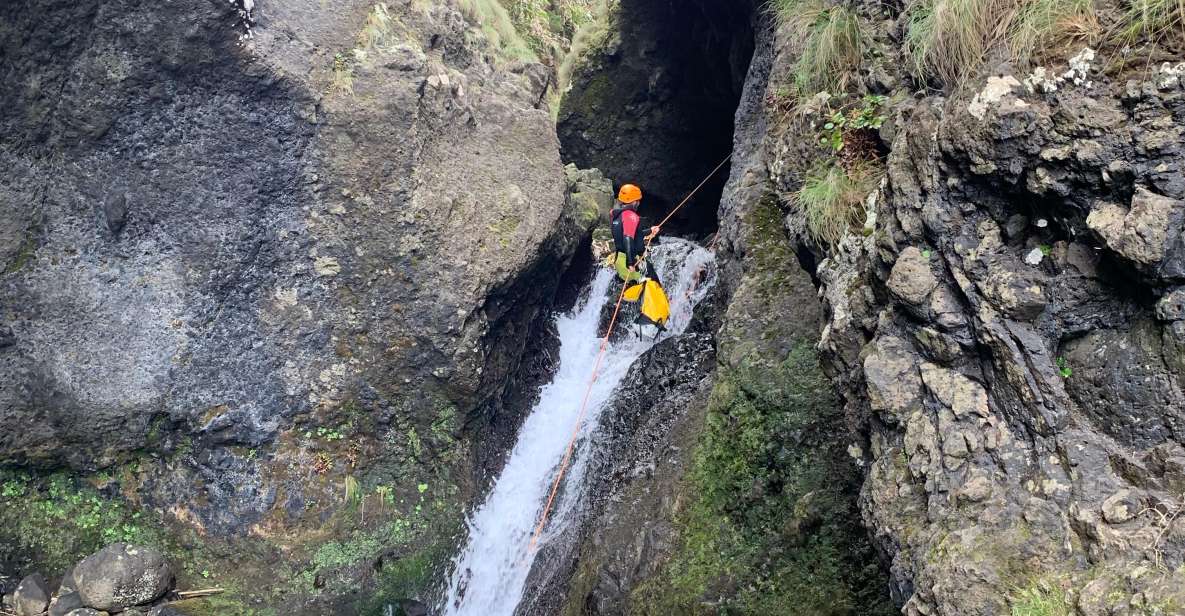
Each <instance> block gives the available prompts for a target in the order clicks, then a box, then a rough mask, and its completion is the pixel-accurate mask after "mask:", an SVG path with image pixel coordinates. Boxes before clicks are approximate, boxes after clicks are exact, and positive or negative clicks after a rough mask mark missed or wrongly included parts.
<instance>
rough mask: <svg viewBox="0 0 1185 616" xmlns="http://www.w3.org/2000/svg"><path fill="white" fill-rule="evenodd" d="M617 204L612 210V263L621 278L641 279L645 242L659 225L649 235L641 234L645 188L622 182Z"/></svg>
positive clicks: (648, 240) (625, 280) (610, 215)
mask: <svg viewBox="0 0 1185 616" xmlns="http://www.w3.org/2000/svg"><path fill="white" fill-rule="evenodd" d="M617 203H618V207H615V208H613V209H612V210H611V211H610V212H609V221H610V226H611V227H612V229H613V249H614V253H613V256H612V260H613V267H614V269H616V270H617V276H618V278H621V280H622V282H626V283H629V282H637V281H639V280H641V279H642V272H641V270H642V267H641V262H642V259H643V257H645V256H646V255H645V254H644V253H645V251H646V244H647V243H648V242H650V241H651V240H652V239H654V236H656V235H658V231H659V228H658V227H651V228H650V233H649V234H647V235H646V237H643V238H639V237H638V235H639V232H640V231H641V226H642V219H641V217H640V216H639V215H638V208H639V207H641V205H642V189H640V188H638V187H637V186H635V185H633V184H623V185H622V186H621V189H620V190H618V191H617Z"/></svg>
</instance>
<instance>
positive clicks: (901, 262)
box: [889, 246, 938, 306]
mask: <svg viewBox="0 0 1185 616" xmlns="http://www.w3.org/2000/svg"><path fill="white" fill-rule="evenodd" d="M937 286H938V279H937V278H935V277H934V272H933V271H931V269H930V260H929V259H928V258H927V257H926V256H925V255H923V254H922V251H920V250H918V249H917V248H914V247H913V246H910V247H908V248H906V249H905V250H902V251H901V256H899V257H897V263H896V264H894V265H893V271H892V273H890V274H889V290H890V291H892V292H893V294H894V295H896V296H897V297H899V298H901V300H902V301H904V302H906V303H909V304H911V305H914V306H920V305H922V303H923V302H925V301H926V298H928V297H929V296H930V293H931V292H932V291H934V288H935V287H937Z"/></svg>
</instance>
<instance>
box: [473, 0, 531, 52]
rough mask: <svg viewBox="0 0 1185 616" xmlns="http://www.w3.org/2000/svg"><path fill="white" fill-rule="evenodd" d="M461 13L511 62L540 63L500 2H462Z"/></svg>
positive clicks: (484, 0)
mask: <svg viewBox="0 0 1185 616" xmlns="http://www.w3.org/2000/svg"><path fill="white" fill-rule="evenodd" d="M460 4H461V13H462V14H463V15H464V16H465V19H467V20H468V21H469V22H470V23H473V24H476V25H477V26H478V27H480V28H481V30H482V32H483V33H485V36H486V38H487V39H489V41H490V43H491V44H492V45H493V46H494V48H495V49H497V50H498V52H499V54H500V55H502V56H503V57H505V58H508V59H511V60H523V61H528V62H535V61H538V59H539V58H538V56H536V55H535V51H534V50H533V49H531V46H530V44H528V43H527V41H526V40H525V39H523V37H522V36H520V35H519V33H518V30H517V29H515V26H514V20H513V19H511V17H510V13H509V12H507V10H506V8H505V7H503V6H502V5H501V4H499V3H498V0H461V2H460Z"/></svg>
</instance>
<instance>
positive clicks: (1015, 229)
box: [774, 73, 1185, 615]
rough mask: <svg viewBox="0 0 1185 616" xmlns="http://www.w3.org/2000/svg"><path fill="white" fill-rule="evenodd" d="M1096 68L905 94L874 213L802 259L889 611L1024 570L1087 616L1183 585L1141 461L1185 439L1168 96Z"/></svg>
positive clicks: (1165, 484) (966, 600)
mask: <svg viewBox="0 0 1185 616" xmlns="http://www.w3.org/2000/svg"><path fill="white" fill-rule="evenodd" d="M1092 79H1093V80H1094V82H1093V83H1092V84H1070V83H1067V84H1064V85H1063V86H1061V87H1059V88H1058V89H1057V90H1056V91H1051V92H1038V93H1034V92H1032V91H1028V90H1026V89H1025V88H1024V87H1023V86H1022V81H1023V80H1024V76H1023V75H1007V74H1005V76H1004V77H997V78H993V79H989V80H986V82H985V81H980V82H978V83H979V87H978V88H977V90H978V91H977V92H973V93H972V94H971V95H970V96H969V97H952V98H951V99H950V100H949V101H945V102H939V101H933V102H923V104H918V105H914V106H913V107H912V109H910V111H908V112H907V121H906V122H905V123H904V124H901V125H899V126H898V127H897V130H896V134H895V136H894V138H893V140H892V143H891V153H890V154H889V156H888V160H887V178H888V181H887V182H886V183H885V184H884V185H883V187H882V188H881V189H880V190H879V191H878V192H877V193H876V194H875V195H874V197H873V200H872V201H870V203H873V204H874V205H873V207H874V212H875V220H876V231H875V232H874V233H873V234H872V235H870V236H868V237H855V236H849V237H848V238H847V239H846V240H845V241H844V242H843V243H842V244H841V246H839V247H838V248H837V249H836V250H834V251H830V252H828V253H827V259H826V260H824V261H823V262H822V263H820V265H819V270H818V277H819V280H820V281H821V283H822V284H821V294H822V296H823V298H824V299H825V302H826V305H827V310H828V314H829V318H828V323H827V325H826V326H825V327H824V330H823V340H822V343H821V348H822V349H823V350H824V352H825V357H826V358H827V362H828V364H829V370H830V371H831V372H832V373H833V374H834V375H835V377H836V378H835V381H836V385H837V387H838V388H839V390H840V391H841V393H842V395H843V397H844V400H845V403H846V406H847V413H848V416H849V423H850V424H851V425H853V426H856V427H858V432H857V433H858V434H861V435H863V436H864V437H865V438H867V439H868V446H867V448H863V447H862V448H861V452H862V463H863V464H864V465H865V468H866V469H867V471H866V476H865V481H864V487H863V492H862V500H861V505H862V510H863V513H864V517H865V521H866V523H867V525H868V526H869V528H870V529H871V530H872V532H873V533H874V536H875V539H876V541H877V543H878V544H879V546H880V548H881V550H883V552H884V553H885V554H886V555H887V556H888V557H889V558H890V559H891V569H890V570H891V574H892V580H893V591H894V595H895V598H896V599H897V600H898V601H899V602H901V603H902V604H903V605H904V607H903V609H904V613H906V614H927V615H936V614H952V615H953V614H997V613H1004V612H1007V611H1008V610H1009V609H1010V607H1009V606H1010V605H1011V603H1012V601H1014V600H1015V597H1016V596H1017V595H1016V593H1018V592H1020V591H1018V590H1017V589H1024V588H1029V587H1031V586H1032V585H1033V584H1038V590H1035V591H1032V592H1037V593H1052V592H1055V591H1044V590H1040V588H1041V587H1040V586H1039V585H1040V584H1057V585H1058V586H1057V590H1056V596H1059V597H1060V596H1061V595H1065V597H1067V599H1066V600H1067V601H1069V602H1070V603H1071V604H1074V605H1077V607H1078V609H1079V610H1082V612H1083V613H1103V612H1100V611H1099V610H1101V609H1104V608H1102V607H1100V606H1108V605H1109V606H1111V607H1112V608H1113V609H1119V610H1120V611H1119V612H1117V613H1129V612H1127V611H1124V610H1129V609H1137V608H1135V607H1133V606H1135V605H1160V606H1166V605H1180V602H1181V600H1182V596H1181V591H1180V588H1181V579H1180V569H1179V567H1180V565H1181V564H1182V563H1185V540H1183V537H1185V535H1182V532H1181V528H1180V524H1178V523H1177V522H1176V521H1175V520H1176V517H1175V516H1176V513H1175V512H1177V511H1179V510H1180V509H1181V503H1182V502H1183V501H1182V498H1185V493H1183V492H1182V491H1181V487H1180V485H1179V484H1177V483H1176V482H1175V479H1174V477H1176V475H1175V474H1174V473H1175V471H1174V470H1171V469H1175V468H1176V467H1175V466H1174V464H1175V463H1173V464H1168V465H1166V464H1164V463H1162V462H1161V461H1162V460H1167V459H1170V458H1172V459H1174V460H1175V459H1176V458H1177V457H1178V456H1180V455H1181V454H1182V452H1185V448H1183V444H1185V441H1183V440H1182V427H1183V425H1185V424H1183V418H1182V416H1181V409H1182V408H1185V381H1183V378H1185V372H1183V371H1182V363H1181V361H1180V355H1179V350H1180V348H1181V335H1180V331H1179V328H1178V327H1177V326H1176V323H1178V322H1179V321H1178V320H1177V319H1178V317H1179V314H1178V313H1179V312H1180V310H1179V309H1178V304H1179V303H1180V301H1179V299H1180V298H1179V297H1178V295H1179V293H1178V286H1179V285H1180V271H1181V268H1182V265H1183V263H1185V261H1183V259H1185V255H1182V254H1181V252H1180V249H1181V243H1182V226H1181V225H1182V222H1181V221H1182V217H1183V216H1185V201H1182V199H1183V198H1185V185H1182V183H1181V181H1180V179H1179V178H1180V176H1179V174H1177V173H1174V172H1171V171H1170V170H1171V169H1179V168H1181V167H1182V165H1185V159H1183V158H1182V153H1181V152H1182V150H1181V148H1180V147H1179V145H1176V144H1178V142H1179V137H1180V135H1179V130H1177V128H1176V124H1178V123H1179V121H1180V120H1179V119H1180V118H1181V117H1185V102H1183V101H1185V97H1182V95H1181V91H1180V90H1179V88H1177V87H1174V88H1169V89H1158V88H1157V87H1155V86H1154V85H1153V83H1152V82H1147V83H1138V82H1136V83H1116V82H1111V81H1109V80H1108V79H1107V78H1106V77H1104V76H1102V75H1101V74H1097V73H1092ZM795 135H801V133H799V132H795V131H789V132H788V133H787V134H786V135H784V136H783V137H782V139H794V138H796V137H795ZM783 151H785V152H790V151H791V149H790V147H789V146H788V147H786V148H784V149H783ZM774 164H778V163H777V162H775V163H774ZM785 164H786V165H791V164H792V162H786V163H785ZM790 177H793V176H790ZM786 198H787V199H789V198H790V197H788V196H787V197H786ZM791 218H792V219H793V218H794V215H791ZM790 228H791V230H793V228H794V227H793V224H791V226H790ZM804 241H805V240H804ZM1162 566H1163V567H1164V568H1163V569H1161V570H1162V571H1165V572H1167V573H1164V574H1163V575H1161V574H1147V575H1146V574H1145V572H1150V571H1152V570H1155V569H1157V568H1159V567H1162ZM1103 580H1107V581H1106V582H1104V581H1103ZM1107 593H1111V594H1110V595H1107ZM1051 596H1052V595H1051ZM1120 603H1122V604H1123V605H1125V606H1127V607H1123V608H1120V607H1116V606H1119V605H1120ZM1161 609H1163V608H1161ZM1170 611H1171V610H1170ZM1166 613H1168V612H1166Z"/></svg>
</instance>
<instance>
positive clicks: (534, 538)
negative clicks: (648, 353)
mask: <svg viewBox="0 0 1185 616" xmlns="http://www.w3.org/2000/svg"><path fill="white" fill-rule="evenodd" d="M731 158H732V154H731V153H730V154H729V155H728V156H725V157H724V160H722V161H720V164H718V165H716V168H715V169H712V171H711V173H709V174H708V175H707V176H706V177H704V179H703V181H701V182H700V183H699V184H698V185H697V186H696V187H695V188H694V189H692V191H691V192H689V193H687V196H686V197H684V198H683V200H682V201H680V202H679V205H676V206H675V207H674V209H672V210H671V211H670V213H668V214H667V216H666V218H663V219H662V222H660V223H658V224H657V225H655V227H658V228H659V229H661V228H662V226H663V225H665V224H667V222H668V221H670V220H671V218H672V217H674V215H675V213H676V212H678V211H679V209H680V208H682V207H683V206H684V205H687V202H688V201H690V200H691V198H692V197H694V196H695V194H696V193H697V192H699V190H700V189H701V188H703V187H704V185H705V184H707V183H708V180H710V179H712V176H714V175H716V172H717V171H720V169H721V168H723V167H724V165H725V163H727V162H728V161H729V159H731ZM656 235H657V232H655V233H652V234H650V235H649V236H647V237H646V245H645V246H644V247H643V248H642V254H646V251H647V250H649V249H650V242H652V241H654V237H655V236H656ZM717 235H719V233H717ZM713 243H715V241H714V240H713ZM636 267H637V264H635V265H633V266H631V267H630V268H629V269H630V271H635V268H636ZM655 287H657V288H658V289H659V290H660V292H661V287H658V285H657V283H655ZM629 288H630V285H628V284H624V283H623V284H622V285H621V293H620V294H618V296H617V304H616V305H615V306H614V307H613V316H612V317H610V318H609V327H608V328H607V329H606V330H605V336H604V337H603V338H601V347H600V349H599V350H598V351H597V359H596V362H595V363H594V364H593V369H592V376H591V377H590V378H589V380H588V387H587V388H585V390H584V399H583V400H582V401H581V402H580V412H579V413H578V414H577V416H576V425H575V426H573V428H572V438H570V439H568V447H567V449H566V450H565V451H564V458H563V460H561V461H560V468H559V470H558V471H557V472H556V475H555V479H554V480H552V482H551V492H550V493H549V494H548V495H547V504H546V505H544V507H543V513H542V514H541V515H540V516H539V523H538V524H537V525H536V526H535V532H534V533H532V534H531V542H530V543H529V544H528V545H527V556H530V554H531V553H532V552H534V551H535V546H536V545H538V543H539V536H540V535H542V534H543V527H544V526H546V525H547V518H548V516H549V515H551V508H552V505H554V504H555V496H556V494H557V493H558V492H559V490H560V482H561V481H563V479H564V473H565V472H567V470H568V464H569V463H570V462H571V461H572V451H573V450H574V449H575V448H576V439H577V438H579V437H580V424H582V423H584V416H585V414H586V413H587V412H588V399H589V396H590V395H592V388H593V384H594V383H596V382H597V376H598V375H599V373H600V370H601V361H602V360H603V359H604V358H605V351H606V350H607V349H608V348H609V336H611V335H612V334H613V327H614V326H615V325H616V324H617V317H618V315H619V314H621V303H622V301H624V300H625V295H626V290H627V289H629ZM646 294H649V290H647V292H646ZM663 301H664V303H665V301H666V295H665V294H664V295H663ZM526 562H528V561H527V560H526V559H524V564H526Z"/></svg>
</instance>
